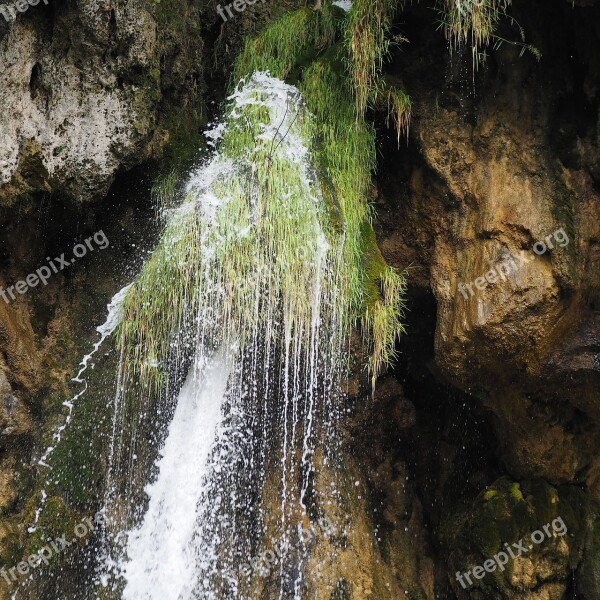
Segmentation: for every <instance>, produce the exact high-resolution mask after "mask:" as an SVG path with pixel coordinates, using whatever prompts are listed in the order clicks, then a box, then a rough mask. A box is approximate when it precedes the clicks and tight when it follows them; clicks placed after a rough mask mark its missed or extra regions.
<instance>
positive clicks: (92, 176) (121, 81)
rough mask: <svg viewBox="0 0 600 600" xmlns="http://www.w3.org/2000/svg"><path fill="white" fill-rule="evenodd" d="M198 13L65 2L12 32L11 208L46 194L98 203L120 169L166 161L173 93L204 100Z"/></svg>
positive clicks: (23, 19) (4, 195)
mask: <svg viewBox="0 0 600 600" xmlns="http://www.w3.org/2000/svg"><path fill="white" fill-rule="evenodd" d="M46 4H47V3H46ZM171 11H172V12H171ZM177 11H181V14H178V12H177ZM198 15H199V9H198V8H195V9H192V8H189V7H187V5H186V4H185V3H183V2H177V1H176V0H171V1H168V2H166V3H164V4H163V5H162V7H161V6H160V5H159V4H157V3H155V2H152V1H150V0H134V1H133V2H130V1H127V2H125V1H123V2H120V1H110V0H102V1H100V2H98V1H95V0H94V1H91V0H90V1H87V0H82V1H81V2H78V3H77V7H76V9H74V8H73V7H72V6H70V5H68V4H66V3H62V2H60V0H58V1H57V2H51V3H50V4H48V6H45V5H44V4H42V3H40V4H39V5H37V6H32V7H30V8H29V10H28V11H27V12H26V13H25V14H21V13H17V17H16V20H15V21H14V22H11V23H10V24H8V25H7V24H4V25H3V26H2V27H3V30H0V35H2V37H1V39H0V102H1V103H2V106H3V110H2V116H0V201H1V202H2V204H3V205H4V206H10V205H11V204H12V203H15V202H17V201H18V200H19V199H23V197H28V196H31V195H32V194H35V193H39V192H48V193H56V192H61V193H62V194H64V195H65V196H66V197H67V198H70V199H72V200H76V201H79V202H84V201H87V200H90V199H98V198H101V197H103V196H104V195H105V194H106V192H107V190H108V188H109V186H110V184H111V183H112V181H113V180H114V177H115V173H116V172H117V171H118V170H119V169H129V168H131V167H132V166H134V165H136V164H139V163H140V162H142V161H143V160H145V159H147V158H150V157H154V156H157V155H158V154H159V153H160V151H161V150H162V147H163V146H164V144H165V143H166V142H167V141H168V139H169V134H168V131H167V130H168V128H169V126H168V124H166V123H164V122H163V121H161V119H160V117H159V114H158V111H159V109H160V107H161V102H162V101H163V100H165V98H166V99H169V94H170V86H172V85H173V83H175V82H177V83H179V85H180V87H179V89H178V90H177V93H176V96H177V100H178V101H180V102H182V103H185V104H187V105H191V104H193V103H194V102H196V101H197V100H198V91H199V85H201V76H200V71H201V69H202V48H203V46H202V40H201V38H200V37H199V36H197V31H196V32H192V31H190V29H191V27H192V25H191V24H193V23H196V24H198V23H200V17H199V16H198ZM186 17H187V18H189V19H190V20H189V21H187V20H186ZM198 27H199V26H198ZM194 34H196V35H194ZM166 69H169V71H168V72H165V71H166ZM183 80H186V81H187V82H188V83H190V82H193V85H188V86H184V85H182V84H183ZM171 91H172V89H171ZM170 100H171V101H174V99H173V98H170ZM188 133H189V134H190V135H193V130H190V131H189V132H188Z"/></svg>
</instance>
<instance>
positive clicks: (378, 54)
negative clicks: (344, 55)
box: [345, 0, 403, 115]
mask: <svg viewBox="0 0 600 600" xmlns="http://www.w3.org/2000/svg"><path fill="white" fill-rule="evenodd" d="M401 4H403V2H401V1H399V0H354V2H353V3H352V8H351V9H350V14H349V17H348V23H347V26H346V28H345V39H346V44H347V47H348V52H349V57H348V65H349V70H350V74H351V77H352V80H353V83H354V89H355V94H356V112H357V113H358V114H359V115H363V114H364V112H365V111H366V109H367V105H368V101H369V96H370V94H371V91H372V90H373V89H374V88H376V86H377V83H378V80H379V77H380V76H381V71H382V68H383V61H384V59H385V57H386V56H387V55H388V53H389V50H390V46H391V45H392V43H394V42H395V41H398V40H394V39H392V36H391V29H392V19H393V17H394V14H395V12H396V10H397V8H398V5H401Z"/></svg>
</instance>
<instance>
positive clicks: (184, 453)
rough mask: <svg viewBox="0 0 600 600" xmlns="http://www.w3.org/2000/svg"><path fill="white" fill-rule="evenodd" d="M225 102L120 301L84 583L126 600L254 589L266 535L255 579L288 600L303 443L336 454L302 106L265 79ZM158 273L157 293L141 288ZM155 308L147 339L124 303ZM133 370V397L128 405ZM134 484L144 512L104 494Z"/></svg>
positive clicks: (337, 253) (339, 319)
mask: <svg viewBox="0 0 600 600" xmlns="http://www.w3.org/2000/svg"><path fill="white" fill-rule="evenodd" d="M230 102H231V105H230V110H229V112H228V116H227V123H226V125H221V126H219V127H217V128H216V129H215V130H213V132H212V133H211V136H212V137H213V139H215V138H221V139H220V141H219V150H218V151H217V152H216V154H215V156H214V157H213V158H212V160H211V161H210V162H209V163H208V164H207V165H206V166H204V167H203V168H201V169H200V170H199V171H198V172H196V173H195V174H193V175H192V177H191V179H190V181H189V184H188V188H187V194H186V197H185V200H184V203H183V205H182V206H181V207H180V208H179V209H177V210H176V212H175V213H174V214H173V216H172V217H171V219H170V222H169V224H168V225H167V228H166V231H165V234H164V236H163V239H162V242H161V245H160V246H159V248H158V249H157V251H156V252H155V255H154V257H153V259H152V260H151V261H150V263H149V265H147V266H146V269H145V271H144V272H142V274H141V276H140V278H139V280H138V281H137V282H136V284H135V286H134V288H132V292H131V293H130V297H129V299H128V301H126V315H127V316H126V320H125V322H124V324H123V328H122V332H121V335H122V339H121V345H122V352H123V354H124V356H123V357H122V364H121V376H120V383H119V386H118V388H119V389H118V390H117V397H116V400H115V407H116V415H117V416H116V421H115V425H116V426H115V428H114V436H115V439H113V442H112V444H111V447H112V448H113V451H112V452H111V465H110V467H109V473H111V477H110V480H109V484H108V491H107V494H106V506H105V507H104V514H105V515H106V517H107V522H108V525H107V536H106V540H107V541H106V544H107V546H109V549H108V551H107V553H106V556H107V557H108V558H106V557H105V560H104V563H103V564H104V567H103V568H104V573H101V574H100V579H101V581H102V582H103V584H104V585H105V586H107V587H118V586H119V583H118V582H119V581H121V584H120V585H121V586H122V597H123V598H127V599H136V600H141V599H152V598H157V599H158V598H160V599H161V600H162V599H165V598H167V599H171V598H172V599H173V600H175V599H188V598H189V599H191V598H201V599H207V600H208V599H217V598H240V599H241V598H251V597H256V591H255V590H256V585H257V584H256V574H255V580H254V581H252V576H250V575H246V576H245V575H243V574H242V573H240V571H239V567H240V565H243V564H245V563H248V562H249V561H250V560H251V558H252V557H253V556H255V555H256V553H257V552H258V551H259V550H260V549H264V548H267V549H269V548H271V547H274V546H275V545H277V546H278V547H280V548H284V549H285V560H283V559H282V560H281V561H280V564H279V565H278V566H277V568H276V570H277V575H276V579H277V581H276V582H275V584H273V583H272V582H271V585H274V586H275V588H276V589H277V590H278V591H277V594H278V596H279V597H280V598H300V597H301V596H302V577H303V576H302V567H303V561H304V557H305V550H306V548H305V540H303V539H302V536H301V535H299V532H300V527H301V525H302V524H306V523H307V522H310V519H309V509H310V512H313V514H314V512H315V510H317V512H318V511H319V510H320V509H319V502H320V501H322V502H323V504H324V502H325V499H318V498H316V497H314V494H313V493H312V477H313V473H314V468H315V467H314V453H315V448H316V446H317V444H318V443H319V441H321V442H324V441H326V442H327V443H326V447H327V451H326V452H325V453H324V454H323V455H322V456H320V458H319V460H321V461H324V462H327V461H328V460H329V456H331V455H333V454H335V441H336V430H335V427H334V425H333V423H334V421H335V413H336V410H337V409H338V408H337V407H338V397H339V392H338V391H337V390H338V389H339V385H338V383H339V378H340V375H341V373H342V370H343V369H342V360H341V356H342V346H343V342H344V317H345V310H346V309H345V302H346V301H347V299H346V298H345V292H344V290H345V289H346V286H345V285H344V284H343V280H344V278H345V277H346V276H347V274H346V273H345V272H344V270H343V269H342V255H343V244H344V232H343V228H342V227H339V226H334V225H332V224H331V223H330V215H329V212H330V211H331V209H332V208H331V207H329V206H327V204H326V202H325V201H324V198H323V194H322V191H321V184H320V182H319V179H318V177H317V175H316V171H315V168H314V166H313V165H312V164H311V147H310V146H311V143H312V142H311V136H312V127H313V122H312V116H311V115H310V113H309V112H308V111H307V109H306V107H305V105H304V102H303V100H302V97H301V94H300V93H299V91H298V90H297V89H296V88H294V87H293V86H289V85H287V84H285V83H283V82H282V81H280V80H278V79H275V78H272V77H269V76H268V75H267V74H261V73H257V74H255V75H254V76H253V77H252V78H251V79H250V81H248V82H247V83H245V84H244V85H241V86H240V87H239V88H238V90H237V91H236V92H235V93H234V95H233V96H232V97H231V98H230ZM157 273H160V276H161V281H162V282H163V284H162V285H164V286H172V289H170V290H168V291H166V290H164V291H156V290H153V289H151V288H150V285H151V284H152V283H154V282H155V281H156V278H157ZM160 294H164V295H165V296H166V297H167V299H166V300H164V299H162V298H160V297H158V296H160ZM163 301H164V304H162V303H163ZM127 302H129V304H128V303H127ZM159 305H160V306H159ZM163 307H168V309H169V310H170V311H171V312H170V313H169V315H170V316H169V318H171V319H172V321H170V323H169V324H167V325H164V324H162V325H161V330H162V331H168V333H167V335H166V336H165V338H164V339H163V340H160V339H158V336H157V335H155V334H154V333H151V334H149V333H148V327H150V326H151V325H152V324H148V323H146V322H145V321H144V320H143V319H142V321H141V322H140V320H139V315H140V314H144V313H145V314H148V315H152V317H151V319H161V318H163V315H161V314H160V309H162V308H163ZM155 309H156V312H154V311H155ZM173 313H175V315H176V316H173ZM186 371H187V376H185V372H186ZM184 377H185V382H184V383H183V385H182V386H181V389H180V391H179V393H178V394H175V393H174V391H173V390H176V389H177V387H178V386H180V385H181V381H182V380H183V378H184ZM135 382H141V385H142V389H144V390H145V391H144V393H143V394H141V395H138V396H137V397H136V399H135V401H132V400H131V397H133V396H135V394H134V389H133V388H134V387H135V385H134V383H135ZM144 386H146V387H144ZM153 396H154V397H155V399H154V400H152V399H151V398H152V397H153ZM171 417H172V420H171V423H170V426H169V428H168V431H165V423H167V422H168V420H170V419H171ZM152 430H157V431H158V432H157V433H155V434H154V435H153V436H150V437H152V440H153V444H148V443H146V441H145V440H146V439H147V438H148V437H149V436H148V435H147V433H148V432H149V431H152ZM161 430H162V433H161ZM124 431H125V432H126V433H125V434H123V432H124ZM144 432H146V433H144ZM148 447H155V448H156V450H157V451H158V449H159V448H160V451H159V453H158V456H157V455H156V453H155V455H154V456H155V457H156V461H155V464H154V466H152V462H153V461H152V459H151V457H152V452H151V451H148ZM144 448H146V452H145V455H144ZM277 464H279V467H277ZM274 473H278V474H279V475H278V481H273V480H272V478H273V474H274ZM148 479H151V480H153V483H151V484H149V485H146V487H145V492H146V494H147V498H148V501H147V509H146V510H145V512H144V511H138V512H136V511H135V510H129V511H128V510H127V508H126V507H123V504H122V500H120V499H119V498H120V497H121V496H122V494H125V495H126V496H128V497H129V498H130V499H131V498H135V497H136V490H135V487H136V485H138V487H140V486H141V485H144V481H148ZM267 479H269V481H267ZM267 483H268V486H267V485H266V484H267ZM267 489H268V490H270V491H269V492H267V491H266V490H267ZM330 493H331V495H332V496H333V495H335V488H332V489H331V492H330ZM137 494H138V495H140V496H141V494H140V492H139V490H138V491H137ZM274 494H275V496H276V497H274ZM277 496H278V497H277ZM132 504H134V505H135V504H136V503H135V502H132ZM142 504H143V505H146V504H145V503H143V502H142ZM309 504H310V507H309ZM125 513H127V514H125ZM128 524H129V525H128ZM123 529H129V533H128V534H127V535H123ZM259 585H262V584H259Z"/></svg>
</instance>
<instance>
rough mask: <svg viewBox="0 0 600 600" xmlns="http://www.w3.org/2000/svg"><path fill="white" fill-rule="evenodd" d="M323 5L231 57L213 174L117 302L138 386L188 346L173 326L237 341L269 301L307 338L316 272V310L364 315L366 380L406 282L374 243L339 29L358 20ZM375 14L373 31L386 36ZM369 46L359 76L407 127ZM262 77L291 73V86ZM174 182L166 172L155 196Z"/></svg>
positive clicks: (162, 381) (395, 325)
mask: <svg viewBox="0 0 600 600" xmlns="http://www.w3.org/2000/svg"><path fill="white" fill-rule="evenodd" d="M359 3H360V2H359ZM363 4H364V2H363ZM389 4H390V7H391V4H392V3H389ZM359 8H360V7H359ZM364 8H365V7H364V6H363V9H364ZM388 8H389V7H388ZM361 10H362V9H361ZM386 10H387V8H386ZM389 10H390V11H391V8H389ZM390 14H391V13H390ZM332 15H333V13H332V12H331V7H330V5H329V3H327V4H326V5H324V6H323V7H322V10H317V11H313V10H309V9H300V10H298V11H295V12H292V13H289V14H286V15H285V16H284V17H282V18H281V19H279V20H278V21H277V22H275V23H273V24H272V25H270V26H269V27H267V28H266V29H265V30H264V31H263V32H262V33H260V34H259V35H258V36H257V37H256V38H254V39H252V40H250V41H248V42H247V43H246V45H245V48H244V50H243V52H242V53H241V55H240V57H239V59H238V61H237V62H236V64H235V67H234V72H235V75H234V77H235V79H236V80H239V81H242V83H241V84H239V85H238V86H236V89H235V90H234V91H233V93H232V96H231V98H230V104H229V106H228V109H227V112H226V118H225V123H224V124H223V130H222V132H221V133H222V134H223V135H222V139H220V141H219V143H218V146H217V155H216V157H215V158H214V159H213V160H212V161H211V163H209V166H210V168H209V169H208V171H211V169H212V175H211V176H210V177H209V178H208V182H207V181H203V182H202V183H201V184H197V185H195V184H194V180H193V179H192V183H191V184H190V186H189V190H188V195H187V197H186V200H185V201H184V204H183V205H182V207H181V208H180V209H178V210H177V212H176V213H175V215H174V217H173V218H172V219H171V220H170V222H169V224H168V225H167V227H166V229H165V232H164V234H163V237H162V239H161V242H160V244H159V246H158V248H157V250H156V251H155V252H154V254H153V256H152V257H151V259H150V260H149V261H148V262H147V263H146V265H145V266H144V268H143V270H142V273H141V275H140V277H139V278H138V281H137V282H136V284H135V285H134V286H133V287H132V289H131V290H130V293H129V294H128V297H127V299H126V302H125V306H124V310H125V318H124V321H123V324H122V326H121V336H120V339H121V347H122V349H123V352H124V355H125V356H126V357H127V360H126V361H125V362H126V364H127V365H128V369H129V372H128V373H127V377H128V378H131V379H133V380H135V381H136V382H137V383H139V384H140V386H141V387H140V389H141V390H142V393H143V391H144V390H146V391H149V392H151V393H153V394H156V393H159V392H160V391H164V389H165V386H166V385H167V383H168V380H169V371H168V365H170V364H172V362H173V360H174V359H175V360H176V362H177V360H180V359H179V358H178V353H180V352H181V348H182V347H185V344H186V338H185V336H184V335H183V333H182V332H186V331H187V332H189V331H190V330H193V329H194V328H200V329H202V331H201V332H199V333H198V335H202V336H203V338H204V339H206V340H208V341H209V343H210V340H213V341H214V343H215V344H219V343H221V342H222V341H223V340H229V341H232V340H235V343H236V344H238V345H239V346H240V347H243V346H244V344H245V343H246V341H247V336H248V335H250V333H251V332H252V331H256V330H257V328H259V327H261V326H262V327H264V328H265V330H268V327H269V323H267V322H266V321H265V322H264V323H261V322H260V320H261V319H266V318H267V316H266V315H271V316H273V315H275V314H278V311H279V310H280V309H281V310H282V311H283V313H282V317H281V318H282V326H283V331H284V337H285V339H291V337H294V339H299V340H302V339H305V338H306V336H309V335H311V330H312V328H313V327H314V323H315V310H316V309H315V302H316V300H315V298H316V296H315V294H316V293H317V292H316V291H314V290H313V291H312V292H311V290H312V289H313V287H314V282H315V281H317V280H318V281H319V282H320V283H319V294H323V298H325V299H326V300H325V302H326V304H327V306H329V307H330V308H329V309H328V310H330V313H329V314H330V317H328V318H331V319H340V320H341V323H342V324H343V325H342V326H343V330H344V331H345V332H346V333H345V335H348V334H349V332H350V329H351V328H352V327H353V326H355V325H356V323H357V322H360V321H362V323H363V326H364V332H365V338H366V339H367V343H368V344H369V347H370V349H371V358H370V360H369V365H368V367H369V371H370V373H371V376H372V378H373V380H375V379H376V377H377V376H378V375H379V374H380V373H381V371H382V369H383V368H384V367H385V366H387V365H388V364H389V363H390V361H391V360H393V358H394V346H395V343H396V340H397V338H398V336H399V335H400V333H401V332H402V331H403V329H402V324H401V318H402V309H403V306H404V304H403V294H404V291H405V280H404V277H403V275H401V274H398V273H397V272H396V271H395V270H394V269H391V268H390V267H388V266H387V265H386V264H385V261H383V258H382V257H381V254H380V253H379V251H378V249H377V250H376V251H375V249H376V248H377V246H376V244H375V235H374V232H373V228H372V223H371V218H372V209H371V207H370V205H369V203H368V200H367V198H368V192H369V187H370V185H371V177H372V173H373V170H374V168H375V164H376V158H375V131H374V128H373V126H372V125H371V124H369V123H368V122H367V121H366V120H365V118H364V115H363V114H361V113H360V112H359V113H358V114H357V110H356V107H357V97H358V96H359V95H360V94H361V93H362V92H361V91H359V90H358V89H357V87H356V84H357V81H358V80H357V78H356V76H355V75H356V72H353V73H351V74H349V73H348V70H347V65H348V64H349V63H351V62H352V60H351V59H350V57H349V55H348V47H347V45H346V44H345V42H344V40H345V39H347V38H345V34H344V30H343V27H345V26H346V24H348V27H350V28H351V27H353V26H354V25H353V24H355V23H356V21H355V19H354V20H353V18H352V17H351V16H350V17H349V19H348V20H341V19H338V20H336V19H335V18H334V17H333V16H332ZM371 16H373V15H371ZM380 16H381V15H380ZM383 18H384V21H381V22H380V23H379V25H378V26H379V27H381V28H382V29H381V30H380V31H378V32H377V34H376V35H377V36H382V35H383V36H384V37H385V35H384V33H386V32H387V31H388V29H389V22H388V21H387V20H386V19H389V16H388V17H385V16H384V17H383ZM372 25H373V23H370V25H369V27H371V26H372ZM346 33H347V32H346ZM378 40H379V41H377V43H378V44H379V45H380V47H381V48H383V47H384V46H385V44H386V42H385V40H383V38H381V37H379V38H378ZM365 56H366V55H363V58H364V57H365ZM373 56H375V64H376V66H375V68H374V70H373V69H371V71H369V73H370V75H369V77H370V79H369V82H368V86H370V87H371V88H372V89H381V90H383V91H382V94H384V95H382V96H381V98H385V103H386V105H387V109H388V111H389V113H390V118H391V119H393V120H394V122H395V124H396V127H397V129H398V131H399V132H405V131H407V129H408V123H409V120H410V99H409V98H408V96H407V95H406V94H404V93H403V92H401V91H400V90H397V89H395V88H391V87H386V88H383V87H381V86H380V84H379V82H378V81H376V77H377V74H378V70H379V68H380V60H381V57H382V55H381V56H379V51H376V52H375V54H374V55H373ZM378 56H379V58H377V57H378ZM358 58H359V60H361V57H360V56H359V57H358ZM354 59H356V57H353V60H354ZM369 60H370V59H369ZM266 71H268V73H269V74H268V75H267V74H266V73H265V72H266ZM274 77H277V78H278V80H283V79H285V78H288V79H293V80H294V81H296V82H297V84H298V87H299V89H300V91H301V92H302V96H300V94H299V93H298V91H297V90H296V91H293V90H294V88H290V87H289V86H286V84H284V83H283V82H282V81H279V82H278V80H277V79H273V78H274ZM261 85H262V86H263V87H261ZM378 86H379V87H378ZM368 93H370V92H367V94H368ZM282 98H286V105H285V106H282V105H281V104H280V103H281V101H282V100H281V99H282ZM360 102H362V100H361V101H360ZM276 106H278V108H277V110H275V108H274V107H276ZM274 111H275V112H274ZM301 148H304V150H302V152H300V150H299V149H301ZM298 152H300V154H298ZM296 155H297V156H296ZM305 155H306V157H305ZM211 165H212V166H211ZM307 165H312V166H307ZM307 169H308V170H307ZM311 169H314V171H312V170H311ZM203 177H204V176H203ZM307 181H310V182H313V183H311V184H310V185H308V184H307ZM307 185H308V187H307ZM313 186H316V187H315V188H314V189H313ZM175 190H176V186H175V185H174V182H173V181H171V179H170V178H168V179H167V180H165V181H164V182H163V184H162V185H161V186H160V188H158V189H157V190H156V192H157V196H158V198H159V200H160V202H161V203H163V202H166V203H168V202H169V199H170V198H171V197H172V193H173V192H174V191H175ZM371 255H376V256H377V261H376V262H377V265H378V266H377V268H376V269H374V268H372V264H374V263H373V261H372V260H371V259H370V258H369V257H370V256H371ZM316 257H317V258H318V257H321V258H318V260H316ZM318 269H325V271H324V274H323V275H322V276H321V275H319V273H318V271H317V270H318ZM257 302H258V303H259V304H260V305H262V306H263V308H264V310H260V311H257ZM320 310H321V309H320ZM207 315H210V318H208V317H207ZM207 323H210V325H207ZM219 340H221V342H220V341H219ZM306 342H307V343H308V340H306ZM300 343H303V342H300Z"/></svg>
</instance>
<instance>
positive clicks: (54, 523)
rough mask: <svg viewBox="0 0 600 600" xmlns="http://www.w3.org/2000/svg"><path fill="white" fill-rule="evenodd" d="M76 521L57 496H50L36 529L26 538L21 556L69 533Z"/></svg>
mask: <svg viewBox="0 0 600 600" xmlns="http://www.w3.org/2000/svg"><path fill="white" fill-rule="evenodd" d="M76 523H77V518H76V516H75V515H74V513H73V512H72V511H71V510H70V509H69V508H68V507H67V505H66V504H65V501H64V500H63V499H62V498H60V497H59V496H51V497H50V498H48V500H47V501H46V504H45V506H44V510H43V511H42V513H41V514H40V518H39V521H38V524H37V529H36V531H35V532H34V533H32V534H31V535H30V536H29V537H28V538H27V544H26V547H25V551H24V552H23V556H28V555H30V554H33V553H35V552H37V551H38V550H39V549H40V548H42V547H44V546H45V545H46V544H48V543H49V541H50V540H55V539H57V538H60V537H61V536H63V535H65V534H66V535H70V534H71V533H72V531H73V527H74V526H75V524H76Z"/></svg>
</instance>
